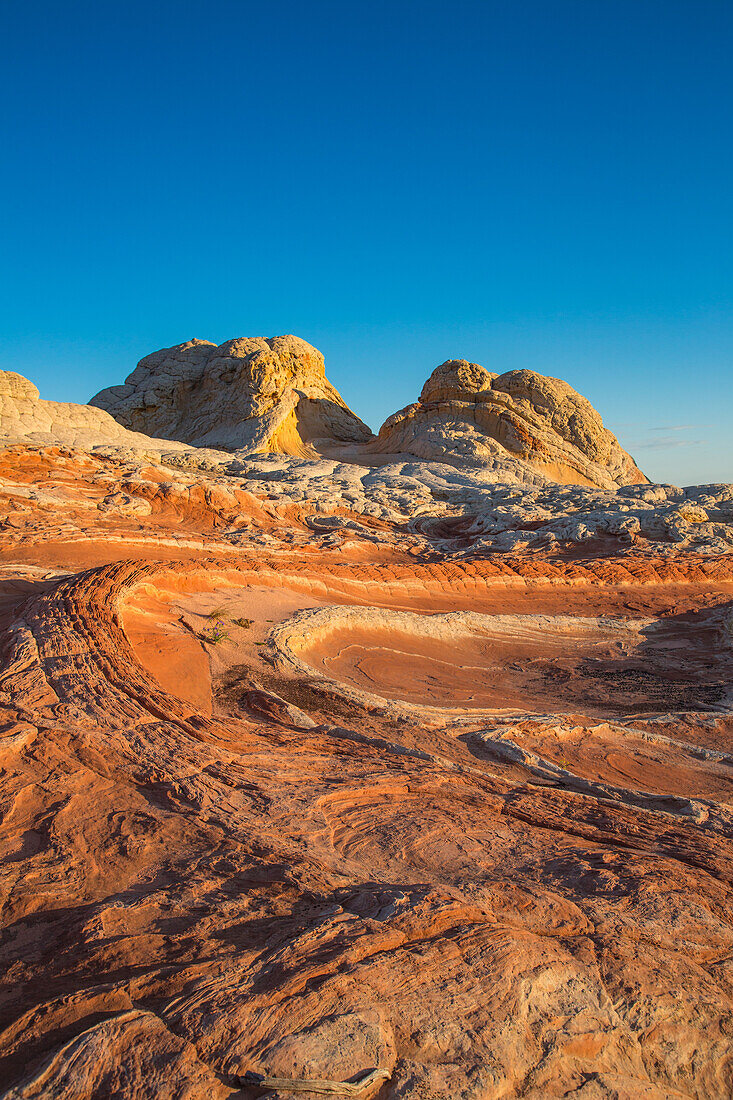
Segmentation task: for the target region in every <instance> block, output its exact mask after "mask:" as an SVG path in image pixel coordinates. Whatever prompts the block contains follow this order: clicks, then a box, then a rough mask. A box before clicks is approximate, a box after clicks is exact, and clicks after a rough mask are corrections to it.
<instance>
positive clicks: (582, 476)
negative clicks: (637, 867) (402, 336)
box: [370, 359, 647, 488]
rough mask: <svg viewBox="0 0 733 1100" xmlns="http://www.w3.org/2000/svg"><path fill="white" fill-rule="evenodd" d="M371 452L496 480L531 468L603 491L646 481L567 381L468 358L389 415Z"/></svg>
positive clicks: (444, 369)
mask: <svg viewBox="0 0 733 1100" xmlns="http://www.w3.org/2000/svg"><path fill="white" fill-rule="evenodd" d="M370 449H371V450H374V451H378V452H382V453H387V454H389V453H403V454H405V453H406V454H413V455H416V456H417V457H418V458H426V459H433V460H439V461H442V462H447V463H450V464H452V465H462V464H464V463H468V464H471V465H480V466H488V467H490V468H493V469H494V470H495V472H496V480H497V481H523V480H526V479H527V468H529V469H530V470H534V471H536V472H538V473H540V474H542V475H544V476H545V477H548V478H550V479H551V480H553V481H559V482H561V483H563V484H580V485H595V486H599V487H600V488H612V487H613V486H615V485H627V484H640V483H643V482H646V480H647V479H646V477H645V476H644V474H642V472H641V471H640V470H639V468H638V467H637V465H636V463H635V462H634V460H633V459H632V457H631V456H630V455H629V454H627V453H626V451H624V450H623V449H622V448H621V446H620V444H619V442H618V440H617V439H616V437H615V436H614V435H613V434H612V433H611V432H610V431H608V429H607V428H604V426H603V421H602V420H601V417H600V416H599V414H598V413H597V412H596V410H595V409H594V408H593V406H592V405H591V404H590V402H589V401H587V400H586V398H584V397H582V396H581V395H580V394H579V393H576V391H575V390H574V389H573V388H572V387H571V386H569V385H568V384H567V382H563V381H561V380H560V379H559V378H546V377H544V376H543V375H541V374H536V373H535V372H534V371H531V370H517V371H508V372H507V373H506V374H501V375H498V374H492V373H491V372H489V371H487V370H485V369H484V368H483V367H482V366H480V365H479V364H478V363H468V362H467V361H466V360H465V359H451V360H448V361H447V362H445V363H442V364H441V365H440V366H439V367H436V369H435V370H434V371H433V373H432V374H431V376H430V378H429V379H428V380H427V382H426V383H425V385H424V386H423V390H422V393H421V395H420V400H419V401H418V402H416V403H415V404H414V405H408V406H407V408H405V409H402V410H400V412H397V413H394V415H392V416H390V417H389V419H388V420H386V421H385V423H384V424H383V425H382V428H381V429H380V432H379V437H378V440H377V442H376V443H375V444H373V445H372V447H371V448H370Z"/></svg>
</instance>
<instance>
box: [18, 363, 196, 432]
mask: <svg viewBox="0 0 733 1100" xmlns="http://www.w3.org/2000/svg"><path fill="white" fill-rule="evenodd" d="M0 438H1V439H2V440H3V441H5V442H8V441H11V442H21V441H22V442H24V443H36V444H38V443H41V444H43V443H45V444H51V445H55V444H60V445H62V446H67V447H75V448H79V449H81V450H92V449H93V448H95V447H105V446H112V447H124V448H130V449H132V450H138V451H139V450H145V449H148V448H150V447H153V448H157V449H160V440H151V439H150V438H149V437H148V436H145V435H141V434H140V433H139V432H130V431H128V430H127V429H126V428H124V427H123V426H122V425H121V424H119V423H118V422H117V421H116V420H115V419H114V417H112V416H110V415H109V413H107V412H104V411H103V410H102V409H94V408H91V407H90V406H89V405H75V404H73V402H71V401H43V400H41V398H40V395H39V392H38V389H37V387H36V386H34V385H33V383H32V382H29V381H28V379H27V378H23V376H22V375H20V374H16V373H15V372H14V371H0ZM166 449H167V450H170V451H173V450H178V449H181V445H180V443H175V442H172V443H167V444H166Z"/></svg>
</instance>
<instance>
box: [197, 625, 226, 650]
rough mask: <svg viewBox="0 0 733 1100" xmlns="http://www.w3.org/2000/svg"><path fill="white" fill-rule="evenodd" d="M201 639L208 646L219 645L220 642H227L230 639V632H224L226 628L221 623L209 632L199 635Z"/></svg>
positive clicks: (205, 631)
mask: <svg viewBox="0 0 733 1100" xmlns="http://www.w3.org/2000/svg"><path fill="white" fill-rule="evenodd" d="M199 638H200V639H201V641H202V642H206V644H207V645H219V644H220V642H225V641H227V639H228V638H229V631H228V630H224V627H223V626H221V624H220V623H216V625H215V626H212V627H210V629H209V630H204V631H202V632H201V634H199Z"/></svg>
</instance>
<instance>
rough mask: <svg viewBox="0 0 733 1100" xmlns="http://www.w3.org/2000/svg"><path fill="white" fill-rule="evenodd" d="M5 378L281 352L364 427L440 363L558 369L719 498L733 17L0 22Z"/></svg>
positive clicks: (732, 458) (42, 13)
mask: <svg viewBox="0 0 733 1100" xmlns="http://www.w3.org/2000/svg"><path fill="white" fill-rule="evenodd" d="M0 31H2V37H3V44H4V50H3V66H2V72H1V73H0V81H2V84H3V88H2V95H1V96H0V112H1V114H2V129H3V170H2V172H1V173H0V202H1V203H2V211H3V217H2V219H1V220H0V244H1V247H2V257H3V263H2V265H0V368H5V369H11V370H17V371H19V372H20V373H22V374H25V375H27V376H29V377H31V378H32V379H33V380H34V381H35V382H36V384H37V385H38V386H39V387H40V389H41V392H42V395H43V396H45V397H51V398H56V399H64V400H75V401H85V400H87V399H88V398H89V397H90V396H91V395H92V394H93V393H94V392H96V391H97V390H98V389H100V388H101V387H102V386H106V385H110V384H114V383H116V382H119V381H122V379H123V378H124V376H125V375H126V374H128V373H129V372H130V370H132V368H133V367H134V365H135V363H136V362H137V360H138V359H139V358H140V357H141V356H143V355H145V354H147V353H148V352H150V351H152V350H155V349H157V348H159V347H164V346H168V345H171V344H175V343H179V342H181V341H183V340H186V339H189V338H190V337H191V336H199V337H202V338H206V339H210V340H215V341H217V342H218V341H221V340H225V339H228V338H229V337H232V336H241V335H265V336H270V335H275V334H277V333H283V332H294V333H296V334H297V335H299V336H302V337H304V338H305V339H307V340H309V341H310V342H311V343H313V344H315V345H316V346H317V347H319V348H320V349H321V350H322V351H323V352H324V354H325V356H326V368H327V372H328V375H329V377H330V378H331V380H332V381H333V382H334V384H335V385H336V386H337V387H338V388H339V389H340V390H341V392H342V394H343V395H344V397H345V399H346V400H347V402H348V403H349V404H350V405H351V406H352V407H353V408H354V409H355V411H356V412H358V413H359V415H361V416H362V417H363V418H364V419H365V420H366V421H367V422H369V423H370V424H371V425H372V427H375V428H376V427H378V426H379V424H380V423H381V421H382V420H383V419H384V418H385V417H386V416H387V415H388V414H389V413H390V412H392V411H393V410H395V409H396V408H399V407H401V406H403V405H405V404H407V403H408V402H409V401H411V400H414V399H415V398H416V396H417V394H418V393H419V391H420V388H421V386H422V382H423V381H424V379H425V378H426V377H427V375H428V374H429V373H430V371H431V370H432V369H433V367H434V366H436V365H437V364H438V363H440V362H441V361H443V360H444V359H446V358H450V357H462V358H468V359H472V360H474V361H477V362H480V363H483V364H484V366H486V367H487V368H488V369H490V370H496V371H502V370H509V369H513V368H517V367H530V368H532V369H534V370H538V371H540V372H542V373H545V374H552V375H556V376H559V377H562V378H565V379H567V380H568V381H569V382H570V383H571V384H572V385H573V386H575V387H576V388H577V389H578V390H580V391H581V392H582V393H584V394H585V395H586V396H588V397H589V398H590V400H591V401H592V402H593V403H594V404H595V405H596V407H597V408H598V409H599V411H600V412H601V414H602V415H603V417H604V420H605V422H606V424H607V425H608V426H609V427H610V428H611V429H612V430H613V431H615V432H616V433H617V434H618V435H619V437H620V439H621V441H622V443H623V444H624V445H625V446H627V447H628V448H629V449H630V450H631V451H632V453H633V454H634V455H635V457H636V458H637V460H638V461H639V464H640V465H641V466H642V468H643V469H645V470H646V471H647V472H648V473H649V474H650V476H652V477H653V478H655V479H659V480H665V481H672V482H675V483H678V484H689V483H692V482H698V481H733V311H732V309H731V306H732V305H733V247H732V246H733V206H732V202H733V200H732V198H731V196H733V178H732V177H733V142H732V141H731V136H732V134H731V116H732V114H733V111H732V108H733V79H732V77H731V63H730V58H731V56H733V5H732V4H731V3H730V2H729V0H689V2H680V0H565V2H563V0H542V2H531V0H512V2H510V0H503V2H501V3H495V2H493V0H472V2H465V0H451V2H434V0H420V2H413V0H391V2H389V3H385V2H382V0H369V2H368V3H362V2H361V0H348V2H343V0H342V2H331V0H308V2H306V0H302V2H299V3H293V2H284V0H267V2H265V3H263V2H262V0H259V2H258V3H256V4H255V3H249V2H248V0H209V2H207V3H199V2H194V3H186V2H185V0H175V2H169V0H148V2H147V3H138V2H136V0H127V2H124V3H117V4H108V3H99V2H95V3H87V2H83V3H80V2H75V0H65V2H61V0H59V2H49V0H46V2H34V0H23V2H20V0H5V2H4V3H2V5H0Z"/></svg>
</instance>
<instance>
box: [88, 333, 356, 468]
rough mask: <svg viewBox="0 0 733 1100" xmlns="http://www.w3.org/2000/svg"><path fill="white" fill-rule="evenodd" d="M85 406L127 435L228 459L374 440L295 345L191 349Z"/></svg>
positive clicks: (167, 354)
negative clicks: (226, 453) (209, 450)
mask: <svg viewBox="0 0 733 1100" xmlns="http://www.w3.org/2000/svg"><path fill="white" fill-rule="evenodd" d="M90 405H94V406H96V407H97V408H100V409H106V410H107V411H108V412H109V413H111V414H112V416H113V417H114V418H115V419H116V420H118V421H119V423H120V424H123V425H124V426H125V427H126V428H130V429H132V430H134V431H139V432H146V433H147V434H150V435H155V436H163V437H164V438H166V439H178V440H181V441H182V442H184V443H191V444H193V445H195V446H198V447H214V448H219V449H224V450H230V451H233V450H247V451H253V452H261V451H276V452H280V453H282V454H291V455H311V456H312V455H313V454H314V452H316V451H317V450H318V445H319V441H326V442H328V443H332V442H333V441H334V440H338V441H344V442H351V443H364V442H367V441H368V440H370V439H371V438H372V433H371V431H370V430H369V428H367V426H366V425H365V424H363V423H362V422H361V420H359V418H358V417H357V416H355V415H354V413H352V412H351V410H350V409H349V408H348V407H347V406H346V404H345V403H344V401H343V399H342V398H341V396H340V394H339V393H338V391H337V390H336V389H334V387H333V386H332V385H331V383H330V382H329V381H328V380H327V378H326V374H325V370H324V363H323V356H322V355H321V353H320V352H319V351H317V350H316V349H315V348H314V347H311V345H310V344H307V343H306V342H305V340H300V339H298V337H297V336H275V337H272V338H271V339H264V338H263V337H259V336H258V337H252V338H242V339H236V340H227V341H226V342H225V343H223V344H220V345H219V346H218V347H217V345H216V344H212V343H210V342H209V341H208V340H189V341H188V342H187V343H185V344H178V345H177V346H176V347H172V348H165V349H163V350H162V351H157V352H154V353H153V354H152V355H148V356H146V357H145V358H144V359H141V360H140V362H139V363H138V365H137V367H136V368H135V370H134V371H133V372H132V374H131V375H130V376H129V378H128V379H127V381H126V382H125V384H124V386H112V387H110V388H109V389H106V390H102V391H101V393H98V394H97V395H96V397H93V398H92V400H91V401H90Z"/></svg>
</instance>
